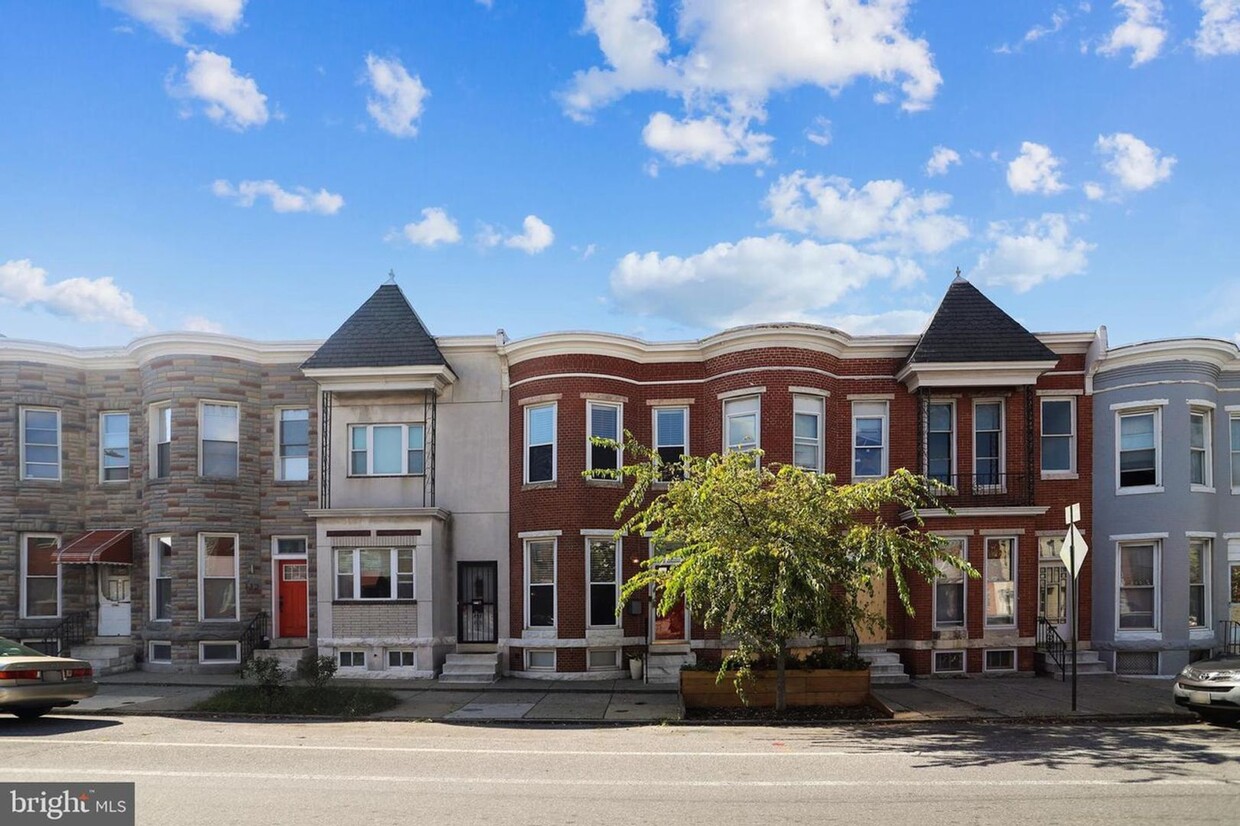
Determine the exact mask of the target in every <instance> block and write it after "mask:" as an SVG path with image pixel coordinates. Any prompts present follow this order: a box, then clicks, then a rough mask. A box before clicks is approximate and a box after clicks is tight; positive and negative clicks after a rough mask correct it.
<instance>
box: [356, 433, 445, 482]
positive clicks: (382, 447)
mask: <svg viewBox="0 0 1240 826" xmlns="http://www.w3.org/2000/svg"><path fill="white" fill-rule="evenodd" d="M425 472H426V426H425V425H424V424H355V425H350V426H349V475H350V476H418V475H421V474H423V473H425Z"/></svg>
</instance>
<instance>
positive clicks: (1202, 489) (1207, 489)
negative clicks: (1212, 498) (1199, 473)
mask: <svg viewBox="0 0 1240 826" xmlns="http://www.w3.org/2000/svg"><path fill="white" fill-rule="evenodd" d="M1190 487H1191V489H1192V491H1193V493H1216V492H1217V491H1216V490H1215V489H1214V487H1213V486H1210V485H1190Z"/></svg>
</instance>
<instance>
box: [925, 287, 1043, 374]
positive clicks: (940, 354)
mask: <svg viewBox="0 0 1240 826" xmlns="http://www.w3.org/2000/svg"><path fill="white" fill-rule="evenodd" d="M1058 358H1059V357H1058V356H1056V355H1055V353H1054V352H1053V351H1052V350H1051V349H1050V348H1049V347H1047V346H1046V345H1045V344H1043V343H1042V342H1041V341H1038V339H1037V337H1036V336H1035V335H1034V334H1033V333H1031V332H1029V331H1028V330H1026V329H1025V328H1024V327H1022V326H1020V324H1018V323H1017V322H1016V320H1015V319H1013V318H1012V317H1011V316H1010V315H1008V314H1007V313H1005V312H1003V310H1000V309H999V308H998V307H997V306H995V304H994V302H992V301H991V300H990V299H989V298H987V297H986V296H984V295H982V293H981V291H980V290H978V289H977V287H974V286H973V285H972V284H970V283H969V282H968V281H966V280H964V279H963V278H961V277H959V276H957V277H956V280H955V281H953V282H952V284H951V286H950V287H948V288H947V295H945V296H943V303H941V304H940V305H939V309H938V310H936V311H935V313H934V318H932V319H930V326H929V327H927V328H926V331H925V332H924V333H922V334H921V338H920V339H919V340H918V341H917V346H916V347H915V348H913V353H912V355H910V356H909V359H908V360H909V362H910V363H922V364H925V363H928V362H960V361H1055V360H1057V359H1058Z"/></svg>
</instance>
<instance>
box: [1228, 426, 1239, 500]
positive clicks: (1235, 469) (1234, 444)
mask: <svg viewBox="0 0 1240 826" xmlns="http://www.w3.org/2000/svg"><path fill="white" fill-rule="evenodd" d="M1228 425H1229V427H1230V430H1231V486H1232V487H1233V488H1236V489H1240V413H1232V414H1231V415H1230V416H1229V417H1228Z"/></svg>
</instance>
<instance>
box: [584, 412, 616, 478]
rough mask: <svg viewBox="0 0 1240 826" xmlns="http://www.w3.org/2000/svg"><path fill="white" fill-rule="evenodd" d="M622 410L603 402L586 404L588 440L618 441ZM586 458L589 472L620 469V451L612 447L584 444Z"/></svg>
mask: <svg viewBox="0 0 1240 826" xmlns="http://www.w3.org/2000/svg"><path fill="white" fill-rule="evenodd" d="M622 410H623V408H621V406H620V405H618V404H604V403H603V402H593V401H591V402H586V421H587V422H588V423H589V426H590V433H589V436H590V438H592V439H593V438H598V439H610V440H612V441H613V442H619V441H620V433H621V432H622V428H623V427H624V425H623V422H622ZM586 456H587V457H588V460H589V464H588V465H587V466H586V467H587V469H589V470H615V469H617V468H618V467H620V462H621V451H619V450H617V449H616V448H614V447H604V446H602V445H596V444H594V443H593V442H588V444H586Z"/></svg>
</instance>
